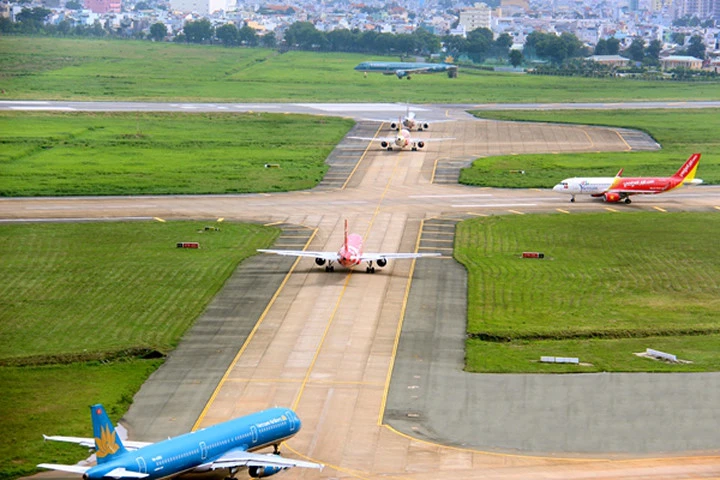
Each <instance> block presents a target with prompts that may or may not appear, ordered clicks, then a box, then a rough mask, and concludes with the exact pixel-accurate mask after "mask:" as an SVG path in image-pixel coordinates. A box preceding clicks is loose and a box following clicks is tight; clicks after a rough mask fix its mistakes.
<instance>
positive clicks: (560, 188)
mask: <svg viewBox="0 0 720 480" xmlns="http://www.w3.org/2000/svg"><path fill="white" fill-rule="evenodd" d="M562 191H563V186H562V184H561V183H558V184H557V185H555V186H554V187H553V192H562Z"/></svg>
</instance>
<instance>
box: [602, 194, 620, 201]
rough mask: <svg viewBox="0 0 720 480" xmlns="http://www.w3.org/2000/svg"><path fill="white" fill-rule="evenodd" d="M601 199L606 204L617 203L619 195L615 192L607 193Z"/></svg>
mask: <svg viewBox="0 0 720 480" xmlns="http://www.w3.org/2000/svg"><path fill="white" fill-rule="evenodd" d="M603 198H604V199H605V201H606V202H608V203H617V202H619V201H620V194H619V193H615V192H607V193H606V194H604V195H603Z"/></svg>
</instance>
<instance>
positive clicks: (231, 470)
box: [225, 467, 238, 480]
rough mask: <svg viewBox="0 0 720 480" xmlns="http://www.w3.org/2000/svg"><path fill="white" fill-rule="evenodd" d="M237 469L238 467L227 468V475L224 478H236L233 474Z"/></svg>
mask: <svg viewBox="0 0 720 480" xmlns="http://www.w3.org/2000/svg"><path fill="white" fill-rule="evenodd" d="M237 471H238V469H237V468H235V467H230V468H228V476H227V477H225V480H237V477H236V476H235V474H236V473H237Z"/></svg>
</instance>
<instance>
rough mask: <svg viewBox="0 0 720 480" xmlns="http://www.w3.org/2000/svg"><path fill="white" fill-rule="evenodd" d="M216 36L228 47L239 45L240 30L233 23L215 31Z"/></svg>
mask: <svg viewBox="0 0 720 480" xmlns="http://www.w3.org/2000/svg"><path fill="white" fill-rule="evenodd" d="M215 36H216V37H217V38H218V40H220V42H221V43H222V44H223V45H225V46H226V47H231V46H233V45H237V44H238V43H239V41H238V29H237V27H236V26H235V25H233V24H232V23H226V24H225V25H221V26H219V27H218V28H216V29H215Z"/></svg>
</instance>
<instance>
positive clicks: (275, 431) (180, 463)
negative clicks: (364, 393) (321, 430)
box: [38, 404, 323, 480]
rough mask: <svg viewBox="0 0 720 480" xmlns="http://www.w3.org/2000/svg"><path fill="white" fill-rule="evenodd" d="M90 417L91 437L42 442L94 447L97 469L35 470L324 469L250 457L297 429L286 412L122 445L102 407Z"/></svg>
mask: <svg viewBox="0 0 720 480" xmlns="http://www.w3.org/2000/svg"><path fill="white" fill-rule="evenodd" d="M90 412H91V416H92V425H93V435H94V438H79V437H61V436H52V437H48V436H45V439H46V440H55V441H59V442H70V443H77V444H79V445H83V446H88V447H94V448H95V456H96V458H97V465H96V466H94V467H85V466H80V465H55V464H51V463H41V464H40V465H38V467H42V468H48V469H51V470H60V471H63V472H70V473H78V474H82V477H83V479H84V480H99V479H108V478H115V479H137V478H146V479H149V480H152V479H156V478H163V477H170V476H172V475H178V474H180V473H186V472H187V473H194V472H207V471H210V470H218V469H228V471H229V472H230V478H231V479H234V478H235V473H236V472H237V471H238V470H239V469H241V468H247V470H248V474H249V475H250V476H251V477H253V478H262V477H269V476H270V475H274V474H276V473H278V472H280V471H282V470H285V469H288V468H291V467H304V468H318V469H321V468H322V467H323V465H320V464H317V463H311V462H305V461H301V460H293V459H290V458H283V457H280V456H278V455H274V454H259V453H250V452H252V451H254V450H258V449H261V448H263V447H268V446H270V445H272V446H273V447H275V451H276V452H277V448H278V445H279V444H280V443H281V442H283V441H284V440H287V439H288V438H290V437H292V436H293V435H295V434H296V433H297V432H298V430H300V425H301V424H300V419H299V418H298V417H297V415H296V414H295V412H293V411H292V410H289V409H284V408H272V409H269V410H264V411H262V412H257V413H253V414H251V415H247V416H245V417H239V418H236V419H234V420H230V421H227V422H223V423H219V424H217V425H213V426H212V427H208V428H205V429H203V430H198V431H195V432H190V433H186V434H184V435H180V436H179V437H175V438H170V439H168V440H164V441H162V442H158V443H144V442H125V443H123V442H122V441H121V440H120V437H119V436H118V434H117V432H116V431H115V427H113V425H112V423H111V422H110V418H108V416H107V413H105V409H104V408H103V406H102V405H99V404H98V405H93V406H92V407H90Z"/></svg>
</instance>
